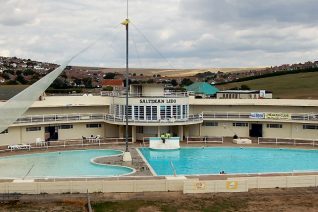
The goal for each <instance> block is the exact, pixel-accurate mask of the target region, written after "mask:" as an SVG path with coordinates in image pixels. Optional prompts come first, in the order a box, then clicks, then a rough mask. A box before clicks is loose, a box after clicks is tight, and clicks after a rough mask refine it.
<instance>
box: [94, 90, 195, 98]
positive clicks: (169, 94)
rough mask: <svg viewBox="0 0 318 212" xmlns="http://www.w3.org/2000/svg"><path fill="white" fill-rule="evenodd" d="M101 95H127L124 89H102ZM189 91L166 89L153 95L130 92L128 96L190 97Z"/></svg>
mask: <svg viewBox="0 0 318 212" xmlns="http://www.w3.org/2000/svg"><path fill="white" fill-rule="evenodd" d="M100 95H101V96H110V97H125V92H124V91H101V93H100ZM188 96H189V93H188V92H174V91H165V92H163V93H151V95H147V94H142V93H129V94H128V97H131V98H143V97H188Z"/></svg>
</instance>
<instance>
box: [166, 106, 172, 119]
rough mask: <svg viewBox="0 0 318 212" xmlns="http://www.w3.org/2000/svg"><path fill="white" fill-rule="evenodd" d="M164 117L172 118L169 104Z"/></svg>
mask: <svg viewBox="0 0 318 212" xmlns="http://www.w3.org/2000/svg"><path fill="white" fill-rule="evenodd" d="M166 118H167V119H169V118H172V116H171V106H170V105H169V106H167V116H166Z"/></svg>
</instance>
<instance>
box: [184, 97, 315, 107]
mask: <svg viewBox="0 0 318 212" xmlns="http://www.w3.org/2000/svg"><path fill="white" fill-rule="evenodd" d="M189 104H190V105H246V106H249V105H251V106H253V105H254V106H255V105H257V106H295V107H296V106H300V107H302V106H303V107H318V100H311V99H195V98H194V97H190V98H189Z"/></svg>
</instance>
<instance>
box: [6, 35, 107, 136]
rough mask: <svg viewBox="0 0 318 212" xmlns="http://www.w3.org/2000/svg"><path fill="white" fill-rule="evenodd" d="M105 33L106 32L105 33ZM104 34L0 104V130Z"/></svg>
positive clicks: (7, 126)
mask: <svg viewBox="0 0 318 212" xmlns="http://www.w3.org/2000/svg"><path fill="white" fill-rule="evenodd" d="M105 34H106V33H105ZM105 34H103V35H102V36H100V37H98V39H96V40H94V41H93V42H91V43H90V44H89V45H87V46H86V47H85V48H83V49H82V50H80V51H79V52H77V53H76V54H74V55H73V56H72V57H70V58H69V59H66V60H65V61H64V62H62V63H61V65H60V66H59V67H58V68H56V69H54V70H53V71H52V72H50V73H48V74H47V75H46V76H44V77H43V78H41V79H40V80H38V81H36V82H35V83H33V84H32V85H30V86H29V87H28V88H26V89H24V90H23V91H21V92H20V93H18V94H17V95H15V96H14V97H12V98H11V99H9V100H8V101H6V102H5V103H4V104H3V105H1V106H0V113H1V116H0V132H2V131H4V130H6V129H8V128H9V127H10V126H11V125H12V124H13V123H14V122H15V121H16V120H17V119H18V118H20V117H21V116H22V115H23V114H24V113H25V112H26V111H27V110H28V109H29V108H30V107H31V105H32V104H33V103H34V102H35V101H36V100H37V99H38V98H39V97H40V96H41V95H42V94H43V93H44V92H45V90H46V89H47V88H48V87H49V86H50V85H51V84H52V82H53V81H54V80H55V79H56V78H57V77H58V76H59V75H60V74H61V73H62V72H63V70H64V69H65V68H66V66H68V65H69V64H70V63H71V61H72V60H74V59H75V58H76V57H78V56H79V55H81V54H82V53H83V52H85V51H87V50H88V49H90V48H91V47H93V46H94V45H95V44H96V43H97V42H98V41H99V40H100V39H102V38H103V37H104V36H105Z"/></svg>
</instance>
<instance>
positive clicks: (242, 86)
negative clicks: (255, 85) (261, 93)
mask: <svg viewBox="0 0 318 212" xmlns="http://www.w3.org/2000/svg"><path fill="white" fill-rule="evenodd" d="M241 90H251V88H250V87H249V86H247V85H241Z"/></svg>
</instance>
